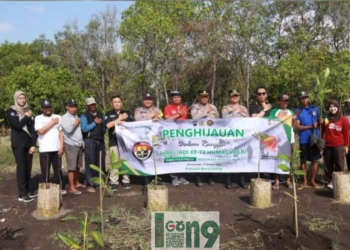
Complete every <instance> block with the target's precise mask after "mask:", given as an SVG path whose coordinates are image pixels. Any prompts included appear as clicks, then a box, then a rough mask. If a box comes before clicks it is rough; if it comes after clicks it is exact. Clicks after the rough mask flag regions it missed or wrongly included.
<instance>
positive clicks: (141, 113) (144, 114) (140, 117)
mask: <svg viewBox="0 0 350 250" xmlns="http://www.w3.org/2000/svg"><path fill="white" fill-rule="evenodd" d="M162 117H163V113H162V111H161V110H160V109H159V108H157V107H154V106H153V98H152V95H151V94H149V93H147V94H145V95H144V96H143V98H142V107H138V108H136V109H135V112H134V118H135V121H148V120H152V121H158V120H160V119H162Z"/></svg>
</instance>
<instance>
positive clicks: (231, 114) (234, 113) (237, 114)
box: [221, 90, 249, 189]
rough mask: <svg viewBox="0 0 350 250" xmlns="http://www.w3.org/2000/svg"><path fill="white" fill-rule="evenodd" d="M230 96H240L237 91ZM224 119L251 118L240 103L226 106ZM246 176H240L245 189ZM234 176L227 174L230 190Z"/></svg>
mask: <svg viewBox="0 0 350 250" xmlns="http://www.w3.org/2000/svg"><path fill="white" fill-rule="evenodd" d="M229 96H230V97H231V96H240V94H239V92H238V91H237V90H230V91H229ZM221 113H222V118H223V119H229V118H242V117H249V113H248V109H247V108H246V107H244V106H242V105H240V104H239V103H236V104H228V105H226V106H224V107H223V108H222V109H221ZM244 177H245V174H243V173H242V174H239V184H240V185H241V186H242V187H243V188H247V185H246V183H245V180H244ZM231 178H232V174H231V173H228V174H226V183H225V186H226V188H228V189H231V188H232V182H231Z"/></svg>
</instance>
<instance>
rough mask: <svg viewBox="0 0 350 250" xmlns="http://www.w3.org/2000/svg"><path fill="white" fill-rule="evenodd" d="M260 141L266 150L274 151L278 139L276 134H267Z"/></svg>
mask: <svg viewBox="0 0 350 250" xmlns="http://www.w3.org/2000/svg"><path fill="white" fill-rule="evenodd" d="M261 143H262V144H263V145H264V146H265V150H266V151H271V152H276V147H277V144H278V139H277V137H276V136H273V135H269V136H268V137H266V138H264V139H262V140H261Z"/></svg>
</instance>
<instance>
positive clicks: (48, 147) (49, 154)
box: [34, 100, 67, 194]
mask: <svg viewBox="0 0 350 250" xmlns="http://www.w3.org/2000/svg"><path fill="white" fill-rule="evenodd" d="M41 111H42V114H41V115H38V116H36V117H35V125H34V127H35V131H36V132H37V133H38V135H39V137H38V141H39V152H40V168H41V182H49V178H50V166H51V164H52V168H53V171H54V181H53V182H54V183H56V184H59V185H60V186H61V193H62V194H66V193H67V191H66V190H64V189H63V187H64V185H63V183H62V170H61V166H62V158H61V157H62V155H63V154H64V142H63V133H62V127H61V116H59V115H56V114H53V113H52V105H51V102H50V101H49V100H44V101H42V102H41Z"/></svg>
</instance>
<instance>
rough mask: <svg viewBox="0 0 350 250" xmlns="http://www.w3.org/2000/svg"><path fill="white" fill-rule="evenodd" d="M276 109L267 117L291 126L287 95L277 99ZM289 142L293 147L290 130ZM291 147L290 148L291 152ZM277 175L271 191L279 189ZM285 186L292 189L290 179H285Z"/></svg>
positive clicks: (290, 112) (292, 136)
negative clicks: (277, 119)
mask: <svg viewBox="0 0 350 250" xmlns="http://www.w3.org/2000/svg"><path fill="white" fill-rule="evenodd" d="M278 101H279V102H278V106H279V107H278V108H274V109H272V110H271V112H270V115H269V117H271V118H275V117H277V118H279V119H280V120H281V121H283V122H284V123H286V124H288V125H290V126H292V120H293V111H292V110H290V109H288V104H289V96H288V95H287V94H282V95H280V96H279V97H278ZM290 142H291V144H292V145H293V144H294V130H293V128H292V129H291V138H290ZM292 149H293V147H291V150H292ZM279 183H280V180H279V175H278V174H276V175H275V184H274V185H273V186H272V188H273V189H279ZM286 185H287V187H288V188H292V185H291V183H290V178H287V180H286Z"/></svg>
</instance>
